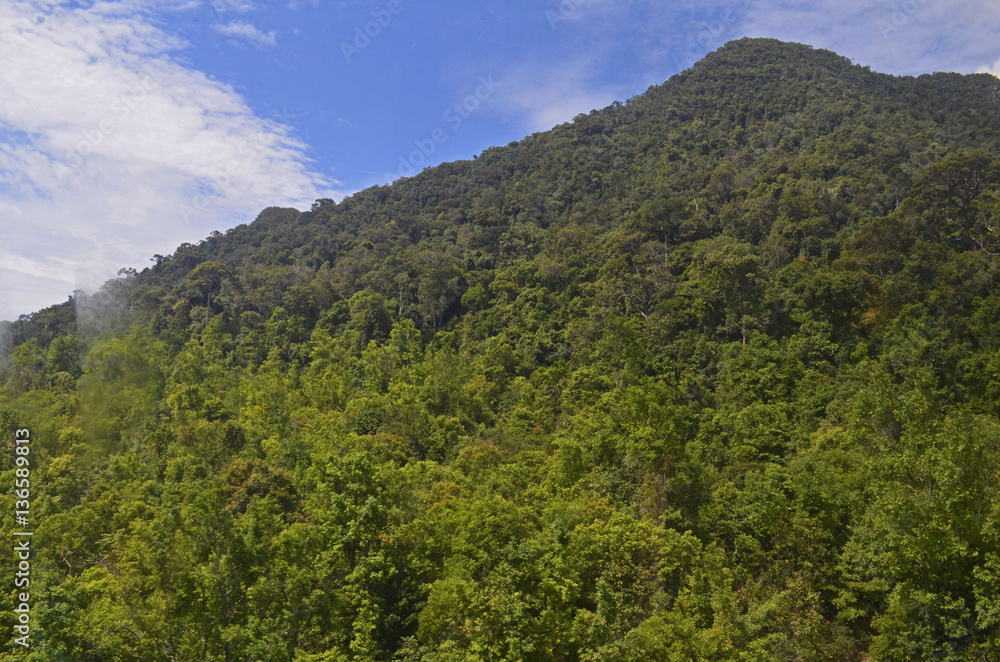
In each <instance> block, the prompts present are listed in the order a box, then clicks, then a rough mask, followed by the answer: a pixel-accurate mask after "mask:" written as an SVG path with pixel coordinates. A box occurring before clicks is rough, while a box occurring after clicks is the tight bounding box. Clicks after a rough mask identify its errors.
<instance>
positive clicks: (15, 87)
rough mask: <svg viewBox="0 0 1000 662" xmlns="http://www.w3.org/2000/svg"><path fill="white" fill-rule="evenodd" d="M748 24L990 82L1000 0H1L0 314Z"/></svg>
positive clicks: (528, 114)
mask: <svg viewBox="0 0 1000 662" xmlns="http://www.w3.org/2000/svg"><path fill="white" fill-rule="evenodd" d="M742 36H767V37H776V38H779V39H784V40H788V41H797V42H802V43H807V44H810V45H813V46H816V47H820V48H829V49H832V50H835V51H837V52H839V53H841V54H843V55H846V56H848V57H850V58H852V59H854V60H855V61H856V62H859V63H861V64H866V65H869V66H871V67H872V68H873V69H875V70H876V71H884V72H888V73H896V74H918V73H924V72H931V71H959V72H963V73H972V72H976V71H984V72H985V71H991V72H993V73H1000V38H998V37H1000V4H998V3H996V2H995V1H994V0H974V1H972V2H966V3H945V2H940V1H937V2H935V1H934V0H903V1H898V0H897V1H895V2H884V3H883V2H861V1H858V0H839V1H837V2H834V1H833V0H819V1H817V2H808V3H807V2H802V1H801V0H776V1H772V2H763V1H762V0H710V1H709V2H686V1H680V0H678V1H676V2H671V1H660V2H657V1H654V0H618V1H612V0H562V1H561V2H560V1H557V0H551V1H546V0H534V1H531V2H529V1H526V0H524V1H522V0H513V1H508V2H498V1H486V2H457V1H454V0H440V1H438V2H435V3H432V2H429V1H427V0H389V1H383V0H379V1H378V2H370V1H365V0H343V1H340V2H328V1H326V0H281V1H277V2H265V1H262V0H159V1H157V2H152V1H149V0H109V1H106V2H88V1H80V2H71V1H57V0H43V1H31V0H24V1H17V2H15V1H12V0H0V319H13V318H15V317H16V316H17V315H19V314H22V313H29V312H32V311H35V310H38V309H40V308H42V307H44V306H46V305H50V304H52V303H56V302H59V301H64V300H65V299H66V297H67V296H68V295H69V294H71V293H72V292H73V291H74V290H75V289H82V290H92V289H94V288H96V287H99V286H100V284H101V283H102V282H103V281H104V280H106V279H107V278H109V277H112V276H114V274H115V272H116V271H117V270H118V269H119V268H121V267H124V266H131V267H136V268H139V269H141V268H143V267H144V266H146V265H148V264H149V258H150V257H151V256H152V255H153V254H154V253H161V254H168V253H171V252H172V251H173V250H174V249H175V248H176V247H177V245H178V244H180V243H181V242H185V241H188V242H197V241H199V240H200V239H202V238H204V237H206V236H207V235H208V234H209V233H210V232H212V231H213V230H225V229H227V228H229V227H232V226H234V225H236V224H239V223H244V222H249V221H251V220H253V218H254V217H255V216H256V214H257V213H258V212H259V211H260V210H261V209H263V208H264V207H266V206H271V205H282V206H285V205H288V206H297V207H299V208H307V207H308V206H309V204H311V202H312V201H313V200H315V199H317V198H320V197H332V198H336V199H340V198H342V197H344V196H345V195H349V194H350V193H352V192H355V191H358V190H361V189H363V188H366V187H368V186H372V185H376V184H384V183H387V182H389V181H392V180H393V179H395V178H398V177H400V176H406V175H409V174H412V173H413V172H416V171H417V170H419V169H420V168H422V167H425V166H429V165H430V166H432V165H436V164H438V163H441V162H443V161H450V160H455V159H462V158H470V157H472V156H473V155H474V154H478V153H479V152H481V151H482V150H483V149H485V148H487V147H489V146H491V145H502V144H506V143H508V142H510V141H512V140H518V139H520V138H522V137H524V136H525V135H528V134H531V133H533V132H535V131H543V130H546V129H549V128H551V127H553V126H555V125H556V124H559V123H561V122H565V121H569V120H571V119H572V118H573V117H574V116H575V115H577V114H579V113H581V112H588V111H590V110H591V109H594V108H600V107H603V106H605V105H607V104H609V103H611V102H612V101H614V100H624V99H627V98H629V97H631V96H634V95H636V94H639V93H641V92H643V91H644V90H645V89H647V88H648V87H649V86H650V85H653V84H659V83H662V82H663V81H665V80H666V79H667V78H669V77H670V76H671V75H673V74H675V73H677V72H678V71H680V70H682V69H684V68H687V67H689V66H691V65H692V64H694V62H695V61H697V60H698V59H699V58H700V57H702V56H703V55H704V54H706V53H707V52H709V51H712V50H714V49H716V48H718V47H719V46H721V45H722V44H724V43H725V42H726V41H729V40H731V39H735V38H739V37H742Z"/></svg>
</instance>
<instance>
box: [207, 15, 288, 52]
mask: <svg viewBox="0 0 1000 662" xmlns="http://www.w3.org/2000/svg"><path fill="white" fill-rule="evenodd" d="M212 27H213V28H214V29H215V31H216V32H218V33H219V34H224V35H226V36H227V37H234V38H236V39H245V40H246V41H248V42H250V43H251V44H253V45H254V46H256V47H257V48H269V47H272V46H276V45H277V43H278V42H277V41H275V34H274V30H271V31H270V32H261V31H260V30H258V29H257V28H255V27H254V26H252V25H250V24H249V23H240V22H239V21H233V22H231V23H229V24H227V25H214V26H212Z"/></svg>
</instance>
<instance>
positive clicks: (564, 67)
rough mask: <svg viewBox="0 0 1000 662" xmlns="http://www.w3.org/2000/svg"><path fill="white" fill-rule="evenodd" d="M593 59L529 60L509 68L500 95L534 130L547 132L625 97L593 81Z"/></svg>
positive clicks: (504, 102)
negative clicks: (537, 61) (560, 61)
mask: <svg viewBox="0 0 1000 662" xmlns="http://www.w3.org/2000/svg"><path fill="white" fill-rule="evenodd" d="M590 60H591V58H589V57H579V58H577V59H574V60H571V61H569V62H564V63H560V64H552V65H547V66H546V65H540V64H538V63H536V62H530V63H529V62H526V63H522V64H521V65H519V66H517V67H514V68H512V69H510V70H509V71H507V72H506V73H505V74H504V75H503V76H502V78H500V80H501V81H502V87H501V88H500V92H499V93H498V95H497V97H498V99H499V100H500V101H501V103H502V104H503V105H504V106H506V108H507V109H508V110H509V111H510V112H513V113H515V114H516V115H518V116H521V117H523V118H524V121H525V123H526V125H527V128H528V129H529V130H531V131H545V130H547V129H551V128H552V127H554V126H556V125H557V124H561V123H563V122H568V121H570V120H572V119H573V118H574V117H576V116H577V115H579V114H580V113H589V112H590V111H591V110H594V109H595V108H604V107H605V106H607V105H608V104H610V103H611V102H613V101H614V100H615V99H620V98H621V97H622V90H621V89H612V88H610V87H607V86H602V85H599V84H597V83H595V82H594V81H593V80H592V77H591V74H592V66H591V64H592V63H591V61H590Z"/></svg>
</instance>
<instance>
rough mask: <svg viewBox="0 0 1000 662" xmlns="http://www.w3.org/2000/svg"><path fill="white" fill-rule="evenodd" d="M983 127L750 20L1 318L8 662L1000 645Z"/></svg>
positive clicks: (950, 654) (942, 655)
mask: <svg viewBox="0 0 1000 662" xmlns="http://www.w3.org/2000/svg"><path fill="white" fill-rule="evenodd" d="M998 127H1000V81H998V80H997V79H996V78H995V77H993V76H990V75H985V74H983V75H973V76H961V75H957V74H934V75H925V76H920V77H916V78H913V77H902V78H901V77H893V76H887V75H884V74H879V73H875V72H872V71H870V70H869V69H867V68H865V67H861V66H857V65H855V64H853V63H851V62H850V61H849V60H847V59H845V58H843V57H840V56H838V55H836V54H834V53H830V52H828V51H822V50H815V49H812V48H809V47H807V46H802V45H797V44H786V43H781V42H777V41H774V40H761V39H744V40H740V41H736V42H732V43H729V44H727V45H726V46H725V47H723V48H721V49H720V50H718V51H716V52H714V53H712V54H710V55H708V56H707V57H706V58H705V59H704V60H702V61H701V62H699V63H697V64H696V65H695V66H694V67H692V68H691V69H689V70H687V71H685V72H682V73H681V74H678V75H677V76H674V77H673V78H671V79H670V80H669V81H667V82H666V83H665V84H663V85H661V86H655V87H652V88H650V89H649V90H648V91H647V92H646V93H644V94H642V95H640V96H638V97H636V98H633V99H630V100H628V101H627V102H625V103H616V104H614V105H612V106H611V107H608V108H605V109H603V110H600V111H594V112H592V113H590V114H588V115H581V116H578V117H577V118H575V120H574V121H573V122H571V123H567V124H563V125H560V126H558V127H556V128H554V129H553V130H551V131H547V132H544V133H536V134H534V135H531V136H528V137H526V138H525V139H523V140H521V141H518V142H514V143H511V144H510V145H507V146H505V147H495V148H491V149H489V150H486V151H485V152H484V153H482V154H481V155H479V156H478V157H477V158H475V159H473V160H469V161H460V162H455V163H447V164H443V165H440V166H438V167H435V168H429V169H426V170H425V171H424V172H422V173H420V174H417V175H416V176H414V177H411V178H407V179H402V180H399V181H397V182H395V183H393V184H392V185H389V186H383V187H375V188H371V189H368V190H365V191H362V192H360V193H357V194H355V195H353V196H351V197H350V198H347V199H345V200H343V201H341V202H339V203H335V202H334V201H331V200H319V201H317V202H316V203H315V204H314V205H313V208H312V209H311V210H309V211H305V212H300V211H298V210H294V209H281V208H269V209H266V210H264V211H263V212H261V214H260V216H259V217H258V218H257V220H256V221H255V222H253V223H251V224H249V225H245V226H239V227H237V228H234V229H232V230H230V231H228V232H226V233H214V234H213V235H212V236H210V237H208V238H206V239H205V240H204V241H203V242H201V243H200V244H198V245H183V246H181V247H179V248H178V249H177V250H176V251H175V252H174V254H172V255H169V256H155V262H156V264H155V265H154V266H152V267H150V268H148V269H145V270H143V271H142V272H139V273H123V274H122V278H119V279H117V280H115V281H112V282H109V283H108V284H107V285H106V286H105V287H104V288H103V289H102V290H101V291H100V292H98V293H95V294H94V295H91V296H85V295H79V296H77V297H76V298H75V300H74V301H72V302H67V303H66V304H64V305H62V306H56V307H53V308H50V309H47V310H44V311H40V312H38V313H36V314H34V315H32V316H30V318H26V319H22V320H20V321H18V322H16V323H14V324H13V325H12V327H11V330H10V332H11V337H12V347H13V349H12V351H11V352H10V356H9V357H8V359H7V360H6V362H5V363H4V364H3V366H2V367H0V382H2V383H3V384H4V385H3V386H2V387H0V424H2V425H3V429H4V431H5V434H4V437H3V438H4V439H8V440H9V441H8V442H7V443H8V445H9V446H10V447H11V449H12V452H13V447H14V445H15V444H14V441H13V439H14V436H15V430H17V429H27V430H30V431H31V438H32V440H33V441H32V446H31V455H30V457H31V461H32V464H31V484H32V486H33V487H32V490H33V491H32V500H31V504H30V505H31V508H30V511H31V513H32V522H33V525H34V526H35V527H36V528H35V535H34V537H33V544H34V545H35V547H34V549H35V550H36V556H35V557H34V560H33V562H32V586H33V587H37V588H35V589H34V592H33V595H34V596H35V597H34V598H33V600H34V603H33V604H34V606H33V610H34V611H33V612H32V619H33V623H34V625H33V628H36V629H35V630H34V631H35V632H36V634H37V637H38V639H37V640H36V646H35V648H34V649H33V652H32V654H33V655H35V656H36V657H37V659H52V658H54V659H59V658H58V657H57V656H62V657H63V658H64V659H72V660H81V661H87V660H95V661H96V660H119V659H120V660H125V659H136V658H140V659H157V660H159V659H173V660H194V659H199V660H206V659H207V660H226V661H227V662H228V661H230V660H244V659H246V660H288V661H291V662H305V661H320V660H323V661H328V660H349V659H350V660H399V661H403V660H440V661H444V660H637V661H638V660H644V661H645V660H749V659H752V660H765V659H766V660H803V659H807V660H859V661H860V660H970V661H971V660H988V659H994V658H996V657H998V656H1000V629H998V628H1000V606H998V602H997V599H996V597H995V594H996V590H995V587H996V586H997V584H998V583H1000V533H998V532H997V529H996V522H997V517H998V515H1000V512H998V508H1000V506H998V504H1000V498H998V497H1000V485H998V483H997V480H996V477H997V475H1000V446H998V445H997V440H998V439H1000V404H998V403H1000V377H998V375H1000V341H998V338H1000V264H998V260H1000V257H998V254H1000V233H998V227H1000V226H998V223H1000V130H998ZM21 469H23V467H21ZM17 471H18V468H15V467H11V468H9V469H8V470H7V472H6V473H5V475H4V479H6V478H8V477H9V478H10V480H11V481H13V480H14V479H15V478H20V477H22V476H21V474H18V473H16V472H17ZM22 473H23V471H22ZM6 474H9V476H7V475H6ZM5 498H7V499H8V500H10V501H11V503H10V504H9V505H10V506H11V508H13V506H14V503H13V502H14V497H13V495H5ZM10 542H11V543H12V544H13V541H12V539H11V540H10ZM3 600H4V601H5V602H4V605H3V607H4V608H3V613H4V614H5V616H4V618H6V619H7V620H8V621H9V623H7V621H5V623H7V624H9V625H11V626H12V627H13V625H14V622H13V620H12V614H13V613H14V612H13V609H14V607H15V606H16V604H15V596H14V595H13V594H7V595H6V596H5V597H4V598H3ZM8 607H9V608H8ZM2 646H7V648H0V650H2V651H4V652H2V653H0V659H24V658H23V657H17V655H18V654H19V653H18V652H17V651H16V650H15V649H14V648H13V644H10V643H7V642H5V643H4V644H2ZM4 655H6V657H4ZM32 659H35V658H32Z"/></svg>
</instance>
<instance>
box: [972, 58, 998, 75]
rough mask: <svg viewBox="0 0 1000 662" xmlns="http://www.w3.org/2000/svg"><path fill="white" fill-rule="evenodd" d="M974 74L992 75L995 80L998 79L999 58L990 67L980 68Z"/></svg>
mask: <svg viewBox="0 0 1000 662" xmlns="http://www.w3.org/2000/svg"><path fill="white" fill-rule="evenodd" d="M976 73H979V74H993V75H994V76H996V77H997V78H1000V58H997V61H996V62H994V63H993V66H992V67H980V68H979V69H977V70H976Z"/></svg>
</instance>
